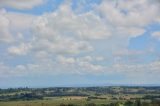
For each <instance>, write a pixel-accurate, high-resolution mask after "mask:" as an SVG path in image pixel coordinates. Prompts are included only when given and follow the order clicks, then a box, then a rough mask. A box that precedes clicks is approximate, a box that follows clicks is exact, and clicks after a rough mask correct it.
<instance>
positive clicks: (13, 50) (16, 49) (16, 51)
mask: <svg viewBox="0 0 160 106" xmlns="http://www.w3.org/2000/svg"><path fill="white" fill-rule="evenodd" d="M31 47H32V46H31V45H30V44H24V43H22V44H20V45H19V46H11V47H10V48H8V53H9V54H11V55H26V54H27V53H28V52H29V50H30V49H31Z"/></svg>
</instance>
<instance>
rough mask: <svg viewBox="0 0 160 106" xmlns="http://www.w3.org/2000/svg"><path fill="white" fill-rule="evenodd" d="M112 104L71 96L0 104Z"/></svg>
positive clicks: (32, 105) (23, 105)
mask: <svg viewBox="0 0 160 106" xmlns="http://www.w3.org/2000/svg"><path fill="white" fill-rule="evenodd" d="M110 102H111V101H109V100H102V99H92V100H89V101H88V100H87V98H86V97H79V96H71V97H70V96H69V97H55V98H45V100H33V101H9V102H0V106H59V105H60V104H61V103H64V104H76V105H79V106H84V105H85V104H88V103H95V104H97V105H98V104H107V103H110Z"/></svg>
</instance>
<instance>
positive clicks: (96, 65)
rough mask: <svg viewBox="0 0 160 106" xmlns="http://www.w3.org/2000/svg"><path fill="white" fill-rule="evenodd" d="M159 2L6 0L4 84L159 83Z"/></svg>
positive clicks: (0, 83) (2, 0) (0, 61)
mask: <svg viewBox="0 0 160 106" xmlns="http://www.w3.org/2000/svg"><path fill="white" fill-rule="evenodd" d="M159 11H160V1H159V0H0V88H8V87H54V86H86V85H93V86H96V85H104V86H105V85H109V84H115V85H120V84H126V85H128V84H138V85H143V84H156V85H160V75H159V74H160V13H159Z"/></svg>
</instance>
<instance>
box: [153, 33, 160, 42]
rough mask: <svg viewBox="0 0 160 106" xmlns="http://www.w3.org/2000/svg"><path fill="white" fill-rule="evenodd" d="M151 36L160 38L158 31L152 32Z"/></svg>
mask: <svg viewBox="0 0 160 106" xmlns="http://www.w3.org/2000/svg"><path fill="white" fill-rule="evenodd" d="M152 37H154V38H156V39H159V40H160V31H157V32H153V33H152Z"/></svg>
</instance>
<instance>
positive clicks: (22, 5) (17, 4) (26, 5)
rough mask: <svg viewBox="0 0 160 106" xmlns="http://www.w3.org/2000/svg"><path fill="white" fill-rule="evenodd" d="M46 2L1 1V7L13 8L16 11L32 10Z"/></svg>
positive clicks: (26, 0)
mask: <svg viewBox="0 0 160 106" xmlns="http://www.w3.org/2000/svg"><path fill="white" fill-rule="evenodd" d="M44 1H45V0H1V1H0V7H11V8H16V9H32V8H33V7H35V6H38V5H41V4H43V3H44Z"/></svg>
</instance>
